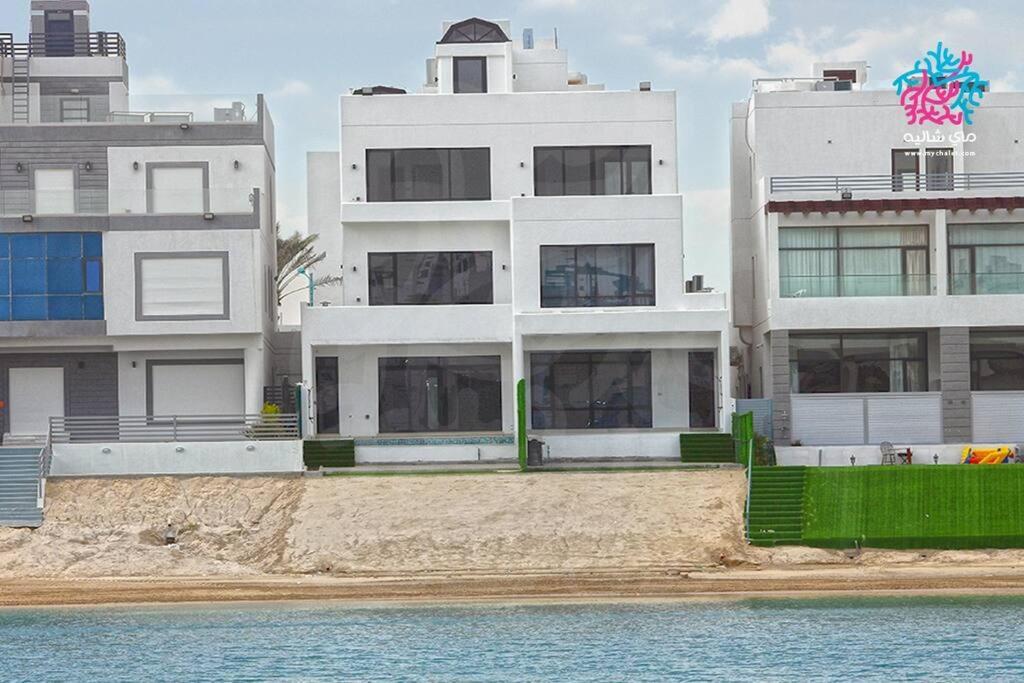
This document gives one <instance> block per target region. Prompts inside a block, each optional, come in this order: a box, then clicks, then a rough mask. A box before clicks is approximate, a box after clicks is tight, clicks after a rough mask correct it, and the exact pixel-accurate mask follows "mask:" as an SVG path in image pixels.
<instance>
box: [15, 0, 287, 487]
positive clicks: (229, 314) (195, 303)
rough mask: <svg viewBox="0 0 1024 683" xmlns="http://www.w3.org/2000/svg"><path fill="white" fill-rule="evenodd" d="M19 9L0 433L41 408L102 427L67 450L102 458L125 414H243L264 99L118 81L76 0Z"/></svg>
mask: <svg viewBox="0 0 1024 683" xmlns="http://www.w3.org/2000/svg"><path fill="white" fill-rule="evenodd" d="M31 9H32V25H31V27H30V32H29V33H28V35H27V36H22V37H19V36H17V35H15V34H0V401H2V407H3V410H2V413H0V414H2V421H3V425H2V432H3V434H4V440H5V443H7V444H10V443H37V442H41V440H42V439H45V438H46V437H47V435H48V434H49V433H50V428H51V425H50V420H51V418H53V419H55V420H56V424H55V426H54V432H55V434H56V435H57V437H58V438H60V439H63V440H67V441H74V442H78V441H81V442H93V441H101V440H102V439H97V438H95V437H97V436H98V435H102V436H104V437H106V438H107V439H108V440H109V441H112V442H115V445H114V446H111V445H109V444H108V445H104V446H103V447H102V448H100V447H97V449H96V452H95V453H92V452H90V453H88V454H83V457H86V455H88V457H95V458H102V457H103V456H110V457H117V455H118V451H117V450H116V449H117V448H119V446H117V445H116V444H118V443H120V442H122V441H125V440H130V439H129V438H128V437H129V436H130V434H131V433H132V430H133V429H137V430H138V431H139V433H140V434H142V435H143V436H145V435H150V434H152V433H154V430H156V431H159V430H158V429H157V427H160V426H161V425H162V426H163V427H165V428H166V429H168V430H170V429H171V428H172V427H173V428H174V429H175V430H177V429H178V428H179V427H181V428H182V429H184V423H181V424H178V423H175V422H174V421H173V418H176V417H178V416H193V417H203V416H221V417H223V416H238V417H239V418H240V417H241V416H244V415H247V414H248V415H253V414H259V413H260V410H261V408H262V406H263V396H264V386H265V385H267V384H271V383H272V382H271V374H272V370H271V356H272V352H273V349H272V348H271V346H270V340H271V337H272V333H273V331H274V327H275V324H276V315H277V313H276V309H277V301H276V294H275V292H274V285H273V278H274V274H275V272H274V268H275V253H276V252H275V236H274V229H273V226H274V222H275V217H274V133H273V123H272V121H271V118H270V115H269V112H268V109H267V106H266V103H265V102H264V100H263V98H262V96H253V97H252V98H249V99H244V98H237V97H227V98H205V97H198V96H197V97H193V98H189V100H188V101H186V102H181V103H178V104H177V105H175V104H174V103H173V101H168V102H165V103H162V104H161V106H160V108H156V107H154V106H153V104H152V103H151V102H145V101H136V100H135V99H134V98H132V99H130V98H129V94H128V65H127V61H126V45H125V41H124V39H123V38H122V37H121V36H120V35H119V34H118V33H113V32H102V31H93V30H92V28H91V27H90V13H89V4H88V3H87V2H86V1H85V0H32V2H31ZM189 107H194V108H195V109H194V110H192V109H191V108H189ZM132 416H137V417H139V418H141V421H140V420H135V421H133V420H131V419H128V418H130V417H132ZM154 416H155V417H154ZM161 416H165V418H166V419H156V418H160V417H161ZM177 436H179V435H178V433H177V432H176V431H175V437H177ZM143 440H145V439H143ZM104 449H105V450H104ZM112 449H113V453H112ZM178 450H179V452H180V451H181V450H182V448H179V449H178ZM136 462H140V461H136ZM65 464H66V463H65ZM59 466H60V462H59V461H58V460H56V459H55V461H54V467H55V470H56V469H59Z"/></svg>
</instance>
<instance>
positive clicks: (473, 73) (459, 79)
mask: <svg viewBox="0 0 1024 683" xmlns="http://www.w3.org/2000/svg"><path fill="white" fill-rule="evenodd" d="M452 70H453V72H454V73H453V77H454V80H455V83H454V85H455V88H454V90H455V92H457V93H478V92H487V58H486V57H455V58H454V59H453V60H452Z"/></svg>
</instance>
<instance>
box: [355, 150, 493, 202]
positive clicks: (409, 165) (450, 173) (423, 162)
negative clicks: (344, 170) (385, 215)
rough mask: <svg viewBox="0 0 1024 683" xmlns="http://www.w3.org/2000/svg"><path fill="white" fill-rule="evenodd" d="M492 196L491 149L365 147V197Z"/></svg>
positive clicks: (435, 198) (415, 199)
mask: <svg viewBox="0 0 1024 683" xmlns="http://www.w3.org/2000/svg"><path fill="white" fill-rule="evenodd" d="M490 198H491V151H490V150H489V149H487V148H466V149H446V148H445V149H368V150H366V200H367V201H369V202H429V201H448V200H460V201H461V200H484V199H490Z"/></svg>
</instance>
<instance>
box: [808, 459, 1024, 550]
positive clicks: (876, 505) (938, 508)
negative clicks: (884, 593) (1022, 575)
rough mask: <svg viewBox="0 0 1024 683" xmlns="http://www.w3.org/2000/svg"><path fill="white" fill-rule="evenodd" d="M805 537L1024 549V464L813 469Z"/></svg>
mask: <svg viewBox="0 0 1024 683" xmlns="http://www.w3.org/2000/svg"><path fill="white" fill-rule="evenodd" d="M802 535H803V542H804V543H805V544H807V545H812V546H820V547H829V548H850V547H854V546H855V545H858V544H859V545H861V546H866V547H876V548H1020V547H1024V466H1015V465H918V466H900V465H896V466H886V467H809V468H807V478H806V483H805V489H804V522H803V534H802Z"/></svg>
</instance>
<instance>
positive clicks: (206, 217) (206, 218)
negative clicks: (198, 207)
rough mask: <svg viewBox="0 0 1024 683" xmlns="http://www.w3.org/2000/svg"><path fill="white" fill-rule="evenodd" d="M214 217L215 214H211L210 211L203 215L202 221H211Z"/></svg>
mask: <svg viewBox="0 0 1024 683" xmlns="http://www.w3.org/2000/svg"><path fill="white" fill-rule="evenodd" d="M216 217H217V214H215V213H213V212H212V211H207V212H206V213H204V214H203V220H204V221H212V220H213V219H214V218H216Z"/></svg>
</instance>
